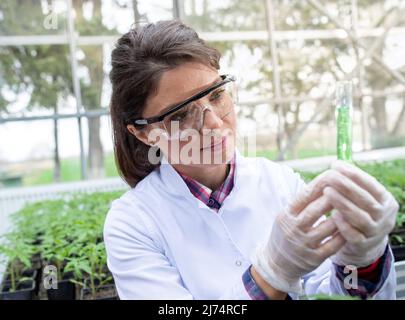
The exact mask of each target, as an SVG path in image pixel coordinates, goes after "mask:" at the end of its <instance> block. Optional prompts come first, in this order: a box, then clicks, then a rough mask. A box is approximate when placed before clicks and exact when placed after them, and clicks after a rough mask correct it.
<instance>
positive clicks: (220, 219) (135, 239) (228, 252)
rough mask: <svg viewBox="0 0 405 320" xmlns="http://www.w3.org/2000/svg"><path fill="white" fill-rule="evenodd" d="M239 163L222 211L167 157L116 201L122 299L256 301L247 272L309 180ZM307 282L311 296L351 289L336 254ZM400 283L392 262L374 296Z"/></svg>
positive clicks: (111, 257)
mask: <svg viewBox="0 0 405 320" xmlns="http://www.w3.org/2000/svg"><path fill="white" fill-rule="evenodd" d="M235 166H236V167H235V177H234V187H233V190H232V191H231V193H230V194H229V196H228V197H227V198H226V199H225V201H224V202H223V205H222V207H221V208H220V209H219V211H218V213H217V212H215V211H214V210H212V209H210V208H208V207H207V206H206V205H205V204H204V203H202V202H201V201H200V200H198V199H197V198H196V197H194V196H193V194H192V193H191V192H190V191H189V189H188V187H187V185H186V184H185V182H184V181H183V179H182V178H181V176H180V175H179V174H178V173H177V172H176V171H175V170H174V168H173V167H172V166H171V165H170V164H168V162H167V160H166V159H165V158H163V160H162V164H161V166H160V168H158V169H156V170H155V171H153V172H152V173H150V174H149V175H148V176H147V177H145V178H144V179H143V180H142V181H140V182H139V183H138V184H137V185H136V187H135V188H132V189H130V190H129V191H127V192H126V193H125V194H124V195H123V196H121V198H119V199H117V200H115V201H113V203H112V205H111V208H110V210H109V212H108V215H107V218H106V221H105V225H104V241H105V245H106V250H107V258H108V259H107V264H108V268H109V269H110V271H111V272H112V274H113V277H114V281H115V285H116V288H117V291H118V295H119V297H120V299H250V296H249V295H248V293H247V291H246V289H245V287H244V285H243V282H242V275H243V273H244V272H245V271H246V269H247V268H248V267H249V266H250V265H251V257H252V254H253V252H254V250H255V249H256V247H257V245H258V244H259V243H262V242H263V241H266V240H267V238H268V236H269V233H270V230H271V227H272V224H273V221H274V219H275V217H276V216H277V214H279V213H280V212H281V211H282V209H283V208H284V207H285V206H286V205H287V204H288V203H289V202H290V201H291V200H292V199H293V198H294V197H295V196H296V195H297V193H298V192H299V191H300V189H302V188H303V187H304V185H305V183H304V182H303V180H302V179H301V178H300V176H299V175H298V174H297V173H294V172H293V170H292V169H290V168H289V167H287V166H285V165H282V164H278V163H275V162H272V161H269V160H267V159H265V158H246V157H243V156H242V155H241V154H240V153H239V152H238V151H236V158H235ZM389 254H390V255H391V258H392V252H391V250H390V253H389ZM392 261H394V260H393V258H392ZM302 283H303V288H304V291H305V293H306V294H308V295H312V294H321V293H322V294H339V295H344V294H347V291H346V289H345V288H344V287H343V283H342V282H341V281H340V280H339V279H337V277H336V275H335V271H334V266H333V265H332V262H331V260H330V259H327V260H325V261H324V262H323V263H322V264H321V265H320V266H319V267H318V268H317V269H315V270H314V271H313V272H310V273H309V274H307V275H305V276H304V277H303V278H302ZM395 285H396V278H395V270H394V266H393V263H391V269H390V273H389V275H388V277H387V279H386V281H385V282H384V284H383V285H382V287H381V289H380V290H379V291H378V292H377V293H376V294H375V295H374V298H377V299H395ZM290 296H291V297H292V298H293V299H297V298H298V297H297V295H296V294H293V293H290Z"/></svg>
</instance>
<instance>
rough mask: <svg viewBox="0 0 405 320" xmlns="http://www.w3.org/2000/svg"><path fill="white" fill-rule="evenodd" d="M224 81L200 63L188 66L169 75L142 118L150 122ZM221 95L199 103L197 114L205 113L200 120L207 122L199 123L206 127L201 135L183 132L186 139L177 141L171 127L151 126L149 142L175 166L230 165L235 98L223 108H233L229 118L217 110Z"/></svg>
mask: <svg viewBox="0 0 405 320" xmlns="http://www.w3.org/2000/svg"><path fill="white" fill-rule="evenodd" d="M220 80H221V78H220V77H219V74H218V71H217V70H216V69H214V68H212V67H208V66H206V65H204V64H201V63H197V62H189V63H185V64H182V65H181V66H179V67H176V68H175V69H173V70H169V71H166V72H165V73H163V75H162V77H161V79H160V82H159V85H158V88H157V91H156V93H155V94H154V95H152V96H150V97H149V98H148V100H147V103H146V107H145V110H144V112H143V115H142V116H143V117H144V118H149V117H152V116H156V115H159V114H162V113H163V112H164V111H166V110H165V109H168V107H169V106H173V105H176V104H179V103H181V102H183V101H184V100H186V99H187V98H190V97H191V96H193V95H195V94H197V93H199V92H201V91H202V90H204V89H206V88H208V87H210V86H212V85H213V84H215V83H217V82H220ZM221 92H223V90H222V91H221ZM221 92H220V91H217V92H214V94H216V96H213V95H212V94H209V95H207V96H205V97H203V98H201V99H200V100H197V101H196V103H195V107H199V108H202V109H195V110H197V113H198V112H199V111H200V110H204V109H205V111H204V112H201V118H200V117H198V116H197V117H196V119H203V122H199V123H200V124H202V127H201V129H200V130H199V131H198V130H189V131H188V130H187V131H186V132H183V133H186V135H185V136H182V137H181V138H174V139H173V137H170V136H168V135H167V126H165V125H163V123H157V124H152V125H149V126H148V129H147V130H146V133H147V135H148V137H147V139H148V140H149V142H154V144H155V145H157V146H158V147H159V148H160V150H161V151H162V152H163V153H164V154H165V156H166V157H167V158H168V160H169V162H170V163H172V164H180V165H189V166H213V165H219V164H224V163H226V162H228V161H229V159H230V158H231V157H232V156H233V153H234V150H235V133H236V115H235V110H234V107H233V101H232V98H231V97H228V98H227V99H228V100H226V101H227V102H226V103H227V104H225V102H224V104H223V105H225V106H230V107H229V111H228V112H226V113H225V114H221V113H220V112H221V111H217V112H216V111H215V108H213V106H214V105H215V103H218V102H217V101H215V100H214V99H215V98H217V97H218V95H219V94H222V93H221ZM221 99H224V98H221ZM224 101H225V100H224ZM226 108H228V107H226ZM184 110H185V109H184ZM216 110H218V107H216ZM197 113H196V114H197ZM218 113H219V114H218ZM165 123H166V124H167V122H165ZM171 124H172V125H173V123H171Z"/></svg>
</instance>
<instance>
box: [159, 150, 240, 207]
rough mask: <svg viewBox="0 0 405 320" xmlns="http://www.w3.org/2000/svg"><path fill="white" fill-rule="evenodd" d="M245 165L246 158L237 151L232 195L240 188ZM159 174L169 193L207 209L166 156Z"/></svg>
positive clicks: (163, 157) (163, 158)
mask: <svg viewBox="0 0 405 320" xmlns="http://www.w3.org/2000/svg"><path fill="white" fill-rule="evenodd" d="M243 164H244V157H243V156H242V155H241V154H240V152H239V151H238V150H237V149H235V175H234V186H233V190H232V193H233V192H234V191H235V190H236V189H237V188H238V187H239V186H238V185H239V184H238V181H239V180H240V178H241V175H244V174H245V170H244V169H245V166H244V165H243ZM159 173H160V178H161V181H162V183H163V185H164V188H165V190H166V191H167V192H169V193H170V194H172V195H174V196H176V197H183V198H186V199H188V200H190V201H197V203H198V206H199V207H206V206H205V204H204V203H203V202H201V201H200V200H198V199H197V198H196V197H194V196H193V194H192V193H191V192H190V190H189V189H188V187H187V184H186V183H185V182H184V180H183V179H182V177H181V176H180V174H179V173H178V172H177V171H176V170H175V169H174V168H173V166H172V165H171V164H170V163H169V162H168V159H167V158H166V156H165V155H163V156H162V160H161V165H160V167H159Z"/></svg>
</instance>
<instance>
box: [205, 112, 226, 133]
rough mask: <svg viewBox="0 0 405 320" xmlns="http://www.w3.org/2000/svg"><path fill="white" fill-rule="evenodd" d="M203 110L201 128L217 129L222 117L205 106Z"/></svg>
mask: <svg viewBox="0 0 405 320" xmlns="http://www.w3.org/2000/svg"><path fill="white" fill-rule="evenodd" d="M203 112H204V114H203V126H202V128H201V129H219V128H221V127H222V125H223V121H222V119H221V118H220V117H219V116H218V115H217V114H216V113H215V112H214V111H213V110H211V109H208V108H207V109H205V110H204V111H203Z"/></svg>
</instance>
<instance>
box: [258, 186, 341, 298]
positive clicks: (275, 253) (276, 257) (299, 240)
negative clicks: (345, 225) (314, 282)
mask: <svg viewBox="0 0 405 320" xmlns="http://www.w3.org/2000/svg"><path fill="white" fill-rule="evenodd" d="M330 210H332V206H331V205H330V204H329V203H328V202H327V198H326V197H325V196H323V195H322V190H321V189H319V188H316V187H315V188H314V184H312V185H311V184H310V185H308V186H307V187H306V188H305V190H304V191H303V192H302V193H301V194H300V195H299V196H298V197H297V199H296V200H295V201H294V202H293V203H292V204H291V205H290V206H289V208H288V209H286V210H285V211H284V212H282V213H280V214H279V215H278V217H277V219H276V220H275V221H274V224H273V227H272V230H271V233H270V237H269V239H268V241H267V243H265V244H264V245H261V246H259V247H258V249H257V250H256V252H255V254H254V256H253V266H254V268H255V270H256V271H257V273H258V274H259V275H260V276H261V277H262V278H263V279H264V280H265V281H266V282H267V283H269V284H270V285H271V286H272V287H273V288H275V289H278V290H280V291H282V292H286V293H288V292H294V293H298V294H300V293H301V291H302V290H301V279H300V278H301V276H303V275H305V274H307V273H308V272H310V271H312V270H314V269H316V268H317V267H318V266H319V265H320V264H321V263H322V262H323V261H324V260H325V259H326V258H328V257H329V256H331V255H332V254H334V253H336V252H337V251H338V250H339V249H340V248H341V247H342V246H343V245H344V243H345V241H344V239H343V238H342V237H341V236H340V235H339V234H338V232H337V228H336V225H335V222H334V220H333V219H325V220H324V221H322V222H320V223H317V224H315V223H316V222H317V221H318V220H319V218H320V217H321V216H322V215H323V214H324V213H327V212H328V211H330ZM314 224H315V225H314ZM326 238H329V239H327V240H326V241H324V240H325V239H326Z"/></svg>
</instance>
